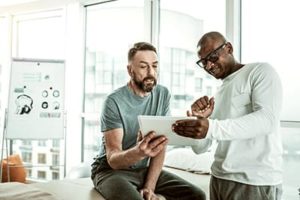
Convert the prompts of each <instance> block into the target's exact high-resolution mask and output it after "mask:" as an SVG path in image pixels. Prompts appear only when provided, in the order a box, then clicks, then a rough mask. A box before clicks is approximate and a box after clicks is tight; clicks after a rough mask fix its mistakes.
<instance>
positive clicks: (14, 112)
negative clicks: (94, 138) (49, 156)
mask: <svg viewBox="0 0 300 200" xmlns="http://www.w3.org/2000/svg"><path fill="white" fill-rule="evenodd" d="M64 81H65V65H64V61H62V60H40V59H17V58H14V59H12V65H11V74H10V88H9V97H8V109H7V110H8V112H7V131H6V138H7V139H62V138H64V94H65V91H64V88H65V87H64Z"/></svg>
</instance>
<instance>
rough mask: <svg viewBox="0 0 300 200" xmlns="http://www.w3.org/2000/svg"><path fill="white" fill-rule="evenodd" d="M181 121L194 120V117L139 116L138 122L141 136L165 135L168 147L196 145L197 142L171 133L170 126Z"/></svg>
mask: <svg viewBox="0 0 300 200" xmlns="http://www.w3.org/2000/svg"><path fill="white" fill-rule="evenodd" d="M181 119H196V117H186V116H183V117H172V116H149V115H139V116H138V121H139V125H140V130H141V132H142V134H143V135H146V134H147V133H148V132H150V131H155V132H156V134H157V135H165V136H166V137H167V138H168V141H169V142H168V144H169V145H184V146H190V145H196V144H197V140H195V139H192V138H187V137H182V136H179V135H177V134H176V133H175V132H173V131H172V124H174V123H175V122H176V121H177V120H181Z"/></svg>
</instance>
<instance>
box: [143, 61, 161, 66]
mask: <svg viewBox="0 0 300 200" xmlns="http://www.w3.org/2000/svg"><path fill="white" fill-rule="evenodd" d="M140 63H142V64H146V65H149V63H148V62H146V61H142V60H141V61H140ZM157 63H158V61H154V62H153V63H152V64H157Z"/></svg>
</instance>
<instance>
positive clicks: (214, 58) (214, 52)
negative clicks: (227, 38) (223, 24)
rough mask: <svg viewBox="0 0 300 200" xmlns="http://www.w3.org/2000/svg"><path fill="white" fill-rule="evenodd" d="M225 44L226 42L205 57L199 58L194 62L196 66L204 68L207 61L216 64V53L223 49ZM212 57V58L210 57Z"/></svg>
mask: <svg viewBox="0 0 300 200" xmlns="http://www.w3.org/2000/svg"><path fill="white" fill-rule="evenodd" d="M227 44H228V43H227V42H224V43H223V44H221V45H220V46H218V47H217V48H216V49H214V50H212V51H211V52H210V53H209V54H208V55H207V56H205V58H201V59H200V60H198V61H197V62H196V64H197V65H198V66H199V67H201V68H205V66H206V65H207V61H210V62H212V63H215V62H217V61H218V60H219V54H218V51H220V50H221V49H223V48H224V47H225V46H226V45H227ZM212 55H214V57H212Z"/></svg>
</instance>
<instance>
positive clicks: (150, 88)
mask: <svg viewBox="0 0 300 200" xmlns="http://www.w3.org/2000/svg"><path fill="white" fill-rule="evenodd" d="M154 87H155V85H153V84H151V85H145V86H144V91H145V92H151V91H152V90H153V88H154Z"/></svg>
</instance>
